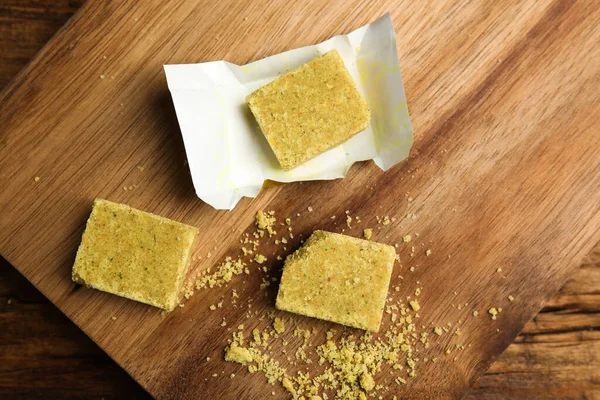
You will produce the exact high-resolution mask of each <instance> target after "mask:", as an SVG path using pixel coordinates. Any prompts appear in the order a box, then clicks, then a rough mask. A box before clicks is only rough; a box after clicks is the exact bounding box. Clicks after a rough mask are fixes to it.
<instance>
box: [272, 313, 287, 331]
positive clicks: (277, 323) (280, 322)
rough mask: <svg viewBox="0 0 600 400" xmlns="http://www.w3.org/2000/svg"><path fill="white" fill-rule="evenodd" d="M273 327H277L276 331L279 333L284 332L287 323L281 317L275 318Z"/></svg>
mask: <svg viewBox="0 0 600 400" xmlns="http://www.w3.org/2000/svg"><path fill="white" fill-rule="evenodd" d="M273 329H275V332H277V333H283V332H284V331H285V323H284V322H283V320H282V319H281V318H279V317H276V318H275V320H274V321H273Z"/></svg>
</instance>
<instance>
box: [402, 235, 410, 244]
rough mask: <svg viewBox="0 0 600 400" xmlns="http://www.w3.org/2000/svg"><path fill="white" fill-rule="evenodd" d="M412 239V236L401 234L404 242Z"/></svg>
mask: <svg viewBox="0 0 600 400" xmlns="http://www.w3.org/2000/svg"><path fill="white" fill-rule="evenodd" d="M411 240H412V237H411V236H410V235H404V236H402V241H403V242H404V243H409V242H410V241H411Z"/></svg>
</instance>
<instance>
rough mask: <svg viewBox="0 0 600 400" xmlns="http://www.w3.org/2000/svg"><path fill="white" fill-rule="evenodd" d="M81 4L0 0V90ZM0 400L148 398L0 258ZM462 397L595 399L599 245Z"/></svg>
mask: <svg viewBox="0 0 600 400" xmlns="http://www.w3.org/2000/svg"><path fill="white" fill-rule="evenodd" d="M82 3H83V1H82V0H73V1H66V0H0V49H2V51H0V88H3V87H4V86H6V84H7V83H8V82H9V80H11V79H12V78H13V77H14V76H15V75H16V74H17V73H18V72H19V70H20V69H21V68H22V67H23V66H25V64H27V62H28V61H29V60H30V59H31V58H32V57H33V56H34V55H35V53H36V52H37V51H38V50H39V49H40V48H41V47H42V46H43V45H44V43H46V41H48V39H50V37H51V36H52V35H53V34H54V33H55V32H56V31H57V30H58V29H60V27H61V26H62V25H63V24H64V23H65V22H66V21H67V19H68V18H69V17H70V16H71V15H73V13H75V12H76V11H77V9H78V8H79V7H80V6H81V4H82ZM0 134H1V133H0ZM0 234H1V233H0ZM532 290H535V288H532ZM0 398H2V399H21V398H22V399H37V398H40V399H41V398H43V399H55V398H56V399H58V398H60V399H76V398H77V399H79V398H88V399H94V398H97V399H101V398H104V399H121V398H122V399H125V398H127V399H131V398H141V399H146V398H149V396H148V395H147V394H146V393H145V392H144V390H143V389H142V388H141V387H140V386H139V385H137V384H136V383H135V382H134V381H133V380H132V379H131V378H130V377H129V376H128V375H127V374H126V373H125V372H124V371H123V370H121V369H120V368H119V367H118V366H117V365H116V364H115V363H114V362H113V361H112V360H111V359H110V358H109V357H108V356H107V355H105V354H104V353H103V352H102V350H100V349H99V348H98V347H97V346H96V345H95V344H94V343H93V342H92V341H91V340H90V339H89V338H87V337H86V336H85V334H84V333H82V332H81V331H80V330H79V329H78V328H77V327H75V326H74V325H73V324H72V323H71V322H70V321H69V320H68V319H67V318H66V317H65V316H64V315H62V314H61V312H60V311H58V310H57V309H56V308H55V307H54V306H53V305H52V304H51V303H49V302H48V300H46V299H45V298H44V297H43V296H42V295H41V294H40V293H39V292H38V291H37V290H36V289H35V288H34V287H33V286H32V285H31V284H30V283H29V282H28V281H27V280H26V279H25V278H23V277H22V276H21V275H20V274H19V273H18V272H17V271H16V270H15V269H14V268H13V267H12V266H10V264H8V263H7V262H6V261H5V260H3V259H1V258H0ZM466 398H467V399H488V398H494V399H523V398H535V399H550V398H552V399H556V398H560V399H600V246H597V247H596V250H595V251H594V252H593V253H592V254H591V255H590V256H589V260H588V262H587V263H585V264H584V265H582V266H581V268H580V269H579V271H578V272H577V273H576V274H575V275H574V276H573V277H572V278H571V280H569V281H568V282H567V283H566V284H565V286H564V287H563V288H562V289H561V291H560V292H559V293H558V294H556V295H555V296H554V297H553V298H551V299H549V300H548V303H547V304H546V306H545V307H544V309H542V310H541V311H540V313H539V314H538V315H537V316H536V317H535V318H534V320H533V321H532V322H530V323H529V324H528V325H527V326H526V327H525V329H524V330H523V332H522V333H521V335H519V337H518V338H517V339H516V340H515V342H514V343H513V344H512V345H511V346H510V347H509V348H508V349H507V350H506V351H505V352H504V354H503V355H502V356H501V357H500V358H499V359H498V360H496V362H495V363H494V364H493V365H492V366H491V367H490V369H489V371H488V372H487V373H486V374H485V375H484V376H483V377H482V378H481V379H480V380H479V382H478V384H477V385H476V386H474V387H473V388H472V390H471V392H470V393H469V394H468V395H467V396H466Z"/></svg>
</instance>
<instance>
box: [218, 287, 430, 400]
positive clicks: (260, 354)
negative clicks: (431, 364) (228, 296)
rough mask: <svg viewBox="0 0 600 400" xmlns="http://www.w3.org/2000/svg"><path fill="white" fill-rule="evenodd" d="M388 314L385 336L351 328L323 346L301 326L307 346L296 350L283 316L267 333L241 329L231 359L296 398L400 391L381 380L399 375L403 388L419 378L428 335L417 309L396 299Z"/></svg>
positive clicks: (299, 334)
mask: <svg viewBox="0 0 600 400" xmlns="http://www.w3.org/2000/svg"><path fill="white" fill-rule="evenodd" d="M386 315H387V318H386V321H387V323H386V326H387V328H386V329H384V330H383V331H382V332H381V333H380V334H377V335H374V334H373V333H370V332H360V333H356V332H357V331H356V330H351V329H346V328H343V331H342V332H341V334H338V333H337V332H336V330H334V329H331V330H328V331H327V332H326V334H325V337H321V339H322V340H321V343H320V344H317V345H314V344H313V343H312V342H311V341H310V339H311V338H312V337H315V336H317V332H316V331H315V330H314V328H313V329H312V330H311V329H302V328H298V327H297V328H296V329H295V330H294V336H296V337H298V338H299V339H300V340H301V343H300V344H299V345H298V346H297V348H296V349H295V351H294V349H293V348H292V346H291V345H290V344H289V343H288V342H287V341H285V340H283V339H282V338H281V337H280V336H279V334H280V333H282V332H283V331H284V330H285V325H284V322H283V320H282V319H281V318H279V317H274V319H273V324H272V326H269V327H266V328H265V329H264V330H262V331H260V330H259V329H257V328H255V329H253V330H252V332H251V334H250V337H246V336H247V334H246V332H245V327H244V325H240V326H239V327H238V329H237V331H235V332H234V333H233V334H232V338H231V340H230V344H229V346H228V347H227V348H226V350H225V359H226V360H227V361H233V362H237V363H240V364H243V365H245V366H246V367H247V368H248V371H249V372H250V373H257V372H260V373H262V374H264V376H265V377H266V379H267V381H268V382H269V383H271V384H275V383H277V382H278V383H280V384H281V385H282V386H283V387H284V388H285V389H286V390H287V391H288V392H289V394H290V395H291V396H292V398H294V399H311V400H314V399H323V400H326V399H333V398H336V399H348V400H353V399H366V398H367V397H371V396H374V395H383V394H386V393H390V392H394V388H393V387H388V386H383V385H378V384H377V383H376V382H377V379H376V378H377V377H378V376H380V375H382V374H393V375H394V377H395V378H394V382H395V383H396V384H397V385H403V384H405V383H406V382H407V380H408V379H411V378H413V377H415V376H417V363H418V362H419V361H422V360H421V359H420V357H419V355H418V353H419V350H421V349H425V348H427V347H428V346H429V339H428V334H427V333H426V332H419V328H418V325H417V324H416V321H417V320H418V318H419V314H418V313H417V312H416V311H415V310H414V307H412V306H407V305H406V304H405V303H403V302H402V301H394V300H393V299H392V298H391V297H390V298H388V301H387V306H386ZM276 342H279V343H278V345H279V346H281V347H282V348H283V349H284V350H283V353H284V354H286V355H287V354H290V353H293V354H294V356H288V357H287V364H288V365H289V366H290V367H288V368H284V367H282V363H283V362H284V361H285V360H278V359H277V357H276V356H275V355H274V354H273V352H272V351H271V348H272V347H275V346H274V344H275V343H276ZM279 346H278V347H279ZM312 349H314V352H312V351H311V350H312ZM306 364H313V365H314V368H313V367H311V370H313V371H315V372H314V375H312V374H311V373H310V372H308V371H307V372H303V371H302V366H304V365H306ZM317 366H318V367H317ZM294 367H295V368H294ZM298 367H299V368H298ZM292 369H293V370H295V371H292ZM317 371H318V372H317Z"/></svg>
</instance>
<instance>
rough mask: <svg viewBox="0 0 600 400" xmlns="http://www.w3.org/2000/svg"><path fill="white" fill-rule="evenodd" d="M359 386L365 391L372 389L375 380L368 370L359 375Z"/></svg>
mask: <svg viewBox="0 0 600 400" xmlns="http://www.w3.org/2000/svg"><path fill="white" fill-rule="evenodd" d="M360 386H361V387H362V388H363V389H364V390H365V391H366V392H369V391H371V390H373V388H374V387H375V381H374V380H373V377H372V376H371V374H369V373H368V372H363V373H362V374H361V375H360Z"/></svg>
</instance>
